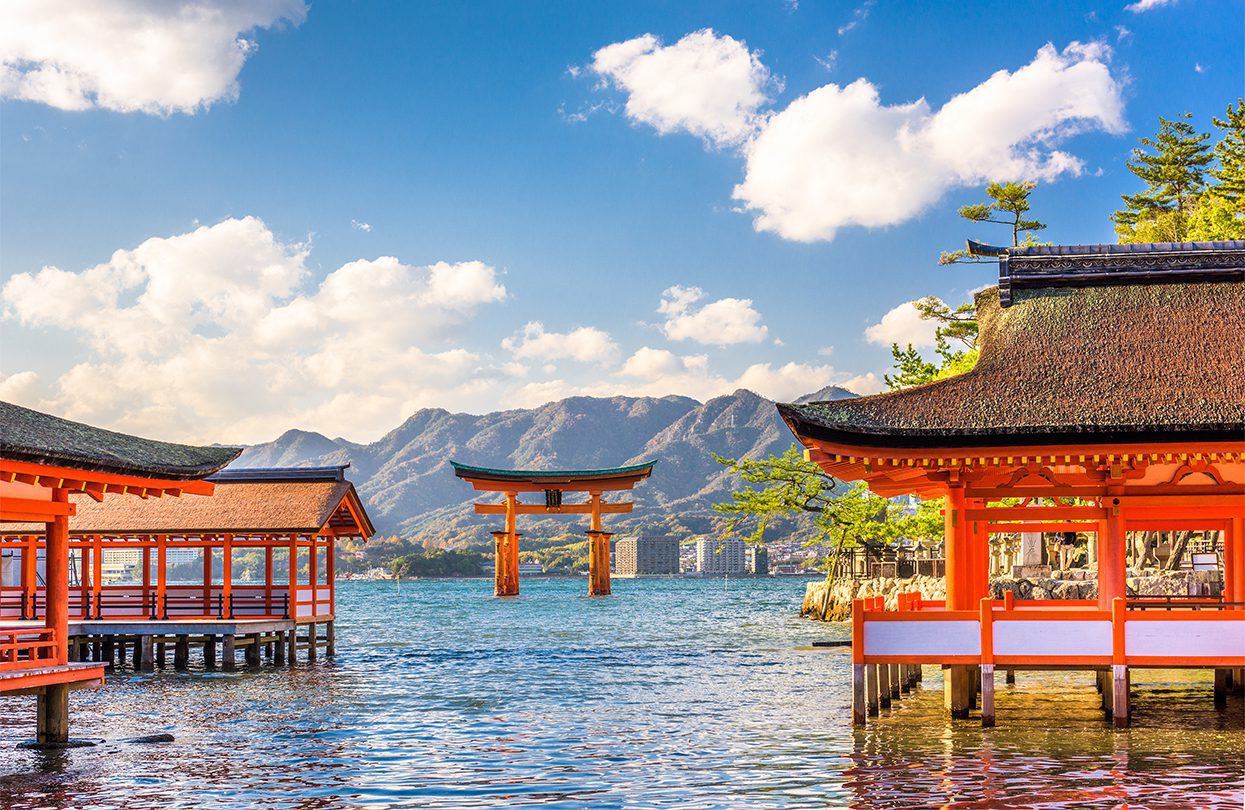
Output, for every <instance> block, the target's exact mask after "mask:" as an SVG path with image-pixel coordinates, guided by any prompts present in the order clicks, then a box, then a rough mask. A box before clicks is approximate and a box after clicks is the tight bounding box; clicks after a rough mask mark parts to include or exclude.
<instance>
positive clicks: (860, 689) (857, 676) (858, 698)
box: [852, 664, 869, 726]
mask: <svg viewBox="0 0 1245 810" xmlns="http://www.w3.org/2000/svg"><path fill="white" fill-rule="evenodd" d="M868 714H869V706H868V701H867V699H866V696H865V665H864V664H852V725H853V726H863V725H864V724H865V717H866V716H867V715H868Z"/></svg>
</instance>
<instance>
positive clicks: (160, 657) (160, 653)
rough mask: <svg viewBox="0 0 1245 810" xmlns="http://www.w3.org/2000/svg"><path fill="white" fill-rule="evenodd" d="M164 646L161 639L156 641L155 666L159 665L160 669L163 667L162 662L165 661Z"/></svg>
mask: <svg viewBox="0 0 1245 810" xmlns="http://www.w3.org/2000/svg"><path fill="white" fill-rule="evenodd" d="M164 647H165V643H164V642H163V641H157V642H156V666H157V667H159V668H160V669H164V663H165V657H164V652H165V651H164Z"/></svg>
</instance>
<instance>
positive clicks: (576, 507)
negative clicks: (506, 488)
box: [475, 503, 635, 515]
mask: <svg viewBox="0 0 1245 810" xmlns="http://www.w3.org/2000/svg"><path fill="white" fill-rule="evenodd" d="M634 508H635V504H634V503H602V504H601V506H600V512H601V513H602V514H605V515H621V514H625V513H627V512H630V511H631V510H632V509H634ZM516 511H517V513H518V514H520V515H590V514H592V504H590V503H567V504H563V505H561V506H558V507H552V508H551V507H548V506H545V505H544V504H536V503H521V504H519V505H518V506H517V508H516ZM475 513H476V514H477V515H504V514H506V505H505V504H504V503H477V504H475Z"/></svg>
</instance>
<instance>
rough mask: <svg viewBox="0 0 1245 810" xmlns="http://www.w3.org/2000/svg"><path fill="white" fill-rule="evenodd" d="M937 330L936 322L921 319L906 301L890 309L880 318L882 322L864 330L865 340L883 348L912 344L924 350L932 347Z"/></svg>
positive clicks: (919, 314)
mask: <svg viewBox="0 0 1245 810" xmlns="http://www.w3.org/2000/svg"><path fill="white" fill-rule="evenodd" d="M937 329H938V323H937V322H936V321H932V320H929V319H927V318H922V317H921V313H920V312H918V311H917V308H916V307H915V306H913V305H912V302H911V301H908V302H906V303H903V304H900V305H899V306H897V307H895V308H893V309H891V310H890V311H889V312H887V313H886V314H885V315H883V316H882V320H880V321H878V322H877V323H875V324H873V325H872V326H870V327H869V328H868V329H866V330H865V339H866V340H868V341H869V342H870V343H878V344H881V345H883V346H889V345H891V344H892V343H898V344H899V345H900V346H907V345H908V344H912V345H913V346H916V347H918V348H926V347H929V346H933V345H934V340H935V335H934V333H935V332H936V331H937Z"/></svg>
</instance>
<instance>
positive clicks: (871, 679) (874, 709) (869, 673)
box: [864, 664, 882, 717]
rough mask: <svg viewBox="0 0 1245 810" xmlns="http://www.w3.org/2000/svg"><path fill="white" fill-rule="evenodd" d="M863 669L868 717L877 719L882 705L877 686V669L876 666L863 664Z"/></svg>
mask: <svg viewBox="0 0 1245 810" xmlns="http://www.w3.org/2000/svg"><path fill="white" fill-rule="evenodd" d="M864 668H865V683H866V687H865V688H866V690H867V695H868V697H867V700H868V707H869V716H870V717H877V716H878V710H879V708H880V707H881V705H882V700H881V688H880V687H879V686H878V667H877V664H865V665H864Z"/></svg>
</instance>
